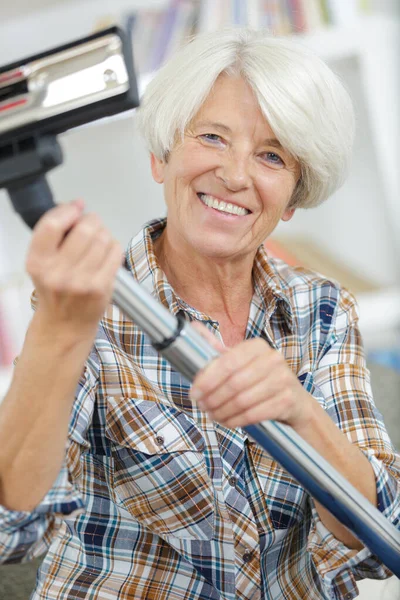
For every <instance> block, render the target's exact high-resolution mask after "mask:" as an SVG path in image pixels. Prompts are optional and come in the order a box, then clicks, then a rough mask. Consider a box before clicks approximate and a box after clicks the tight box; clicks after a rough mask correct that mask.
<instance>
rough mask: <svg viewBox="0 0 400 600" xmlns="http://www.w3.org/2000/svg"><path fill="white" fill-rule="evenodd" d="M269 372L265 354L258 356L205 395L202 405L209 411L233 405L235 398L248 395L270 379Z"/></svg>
mask: <svg viewBox="0 0 400 600" xmlns="http://www.w3.org/2000/svg"><path fill="white" fill-rule="evenodd" d="M268 370H269V366H268V360H267V357H266V356H265V354H261V355H258V356H256V357H255V358H254V360H252V361H251V362H249V363H247V364H246V365H244V366H243V367H242V368H241V369H239V370H238V371H235V372H234V373H233V374H232V375H231V376H230V377H228V378H227V379H226V380H225V381H223V383H222V384H221V385H220V386H219V387H217V388H215V389H213V390H212V392H211V393H209V394H207V395H203V396H202V398H201V405H202V406H203V407H204V409H205V410H207V411H215V410H217V409H218V408H219V407H220V406H222V405H223V404H225V403H228V402H229V403H230V404H232V401H233V400H234V399H235V398H237V397H238V396H241V395H242V394H246V393H248V391H249V390H250V389H251V388H252V387H253V386H255V385H256V384H257V383H259V382H260V381H264V380H265V379H266V378H267V377H268Z"/></svg>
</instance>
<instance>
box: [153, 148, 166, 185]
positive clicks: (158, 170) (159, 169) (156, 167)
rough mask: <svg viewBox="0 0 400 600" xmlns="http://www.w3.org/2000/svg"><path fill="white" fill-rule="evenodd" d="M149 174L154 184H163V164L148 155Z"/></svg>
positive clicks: (158, 159)
mask: <svg viewBox="0 0 400 600" xmlns="http://www.w3.org/2000/svg"><path fill="white" fill-rule="evenodd" d="M150 165H151V174H152V175H153V179H154V181H155V182H156V183H164V170H165V162H164V161H163V160H161V159H160V158H157V157H156V156H155V155H154V154H153V153H152V152H151V153H150Z"/></svg>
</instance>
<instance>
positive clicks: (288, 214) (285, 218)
mask: <svg viewBox="0 0 400 600" xmlns="http://www.w3.org/2000/svg"><path fill="white" fill-rule="evenodd" d="M295 212H296V209H295V208H287V209H286V210H285V212H284V213H283V215H282V216H281V219H282V221H290V219H291V218H292V217H293V215H294V213H295Z"/></svg>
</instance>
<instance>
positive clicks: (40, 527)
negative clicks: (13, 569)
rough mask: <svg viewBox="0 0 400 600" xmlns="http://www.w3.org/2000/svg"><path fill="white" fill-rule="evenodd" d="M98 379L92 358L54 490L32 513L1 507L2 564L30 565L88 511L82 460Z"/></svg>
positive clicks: (87, 364)
mask: <svg viewBox="0 0 400 600" xmlns="http://www.w3.org/2000/svg"><path fill="white" fill-rule="evenodd" d="M96 386H97V377H96V374H95V372H94V369H93V368H92V366H91V360H90V357H89V359H88V362H87V363H86V365H85V369H84V372H83V374H82V377H81V378H80V381H79V384H78V388H77V393H76V398H75V402H74V405H73V409H72V415H71V421H70V427H69V435H68V439H67V443H66V453H65V459H64V463H63V465H62V467H61V470H60V472H59V474H58V476H57V479H56V481H55V482H54V484H53V486H52V487H51V489H50V490H49V491H48V492H47V494H46V495H45V497H44V498H43V500H42V501H41V502H40V504H39V505H38V506H36V507H35V508H34V509H33V510H32V511H30V512H25V511H14V510H8V509H7V508H5V507H2V506H0V564H4V563H15V562H27V561H29V560H31V559H32V558H34V557H36V556H40V555H41V554H43V552H45V551H46V550H47V549H48V547H49V545H50V543H51V541H52V539H53V538H54V536H55V535H56V533H57V531H58V529H59V527H60V525H61V523H62V518H63V517H64V516H66V515H70V516H72V515H74V514H77V513H79V512H84V511H85V502H84V498H83V495H82V492H81V489H80V485H79V479H80V456H81V454H82V453H83V452H85V451H87V450H88V449H89V448H90V445H89V443H88V441H87V436H86V433H87V429H88V426H89V424H90V422H91V420H92V415H93V408H94V402H95V394H96Z"/></svg>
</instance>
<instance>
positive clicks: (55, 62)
mask: <svg viewBox="0 0 400 600" xmlns="http://www.w3.org/2000/svg"><path fill="white" fill-rule="evenodd" d="M138 105H139V98H138V91H137V83H136V78H135V72H134V68H133V54H132V44H131V35H130V32H128V31H124V30H123V29H121V28H119V27H111V28H109V29H106V30H103V31H101V32H98V33H95V34H93V35H91V36H88V37H86V38H83V39H80V40H78V41H75V42H72V43H69V44H66V45H64V46H60V47H58V48H55V49H53V50H49V51H47V52H43V53H41V54H37V55H35V56H31V57H29V58H27V59H23V60H21V61H20V62H18V63H13V64H11V65H7V66H5V67H2V68H0V146H4V144H7V143H8V142H10V141H13V142H15V141H18V140H21V139H25V138H29V137H31V136H35V135H41V136H43V135H45V134H48V133H51V134H52V135H54V134H55V135H56V134H59V133H61V132H63V131H65V130H67V129H71V128H72V127H76V126H78V125H82V124H84V123H88V122H90V121H94V120H96V119H100V118H102V117H106V116H110V115H113V114H116V113H119V112H122V111H125V110H128V109H132V108H135V107H137V106H138Z"/></svg>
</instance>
